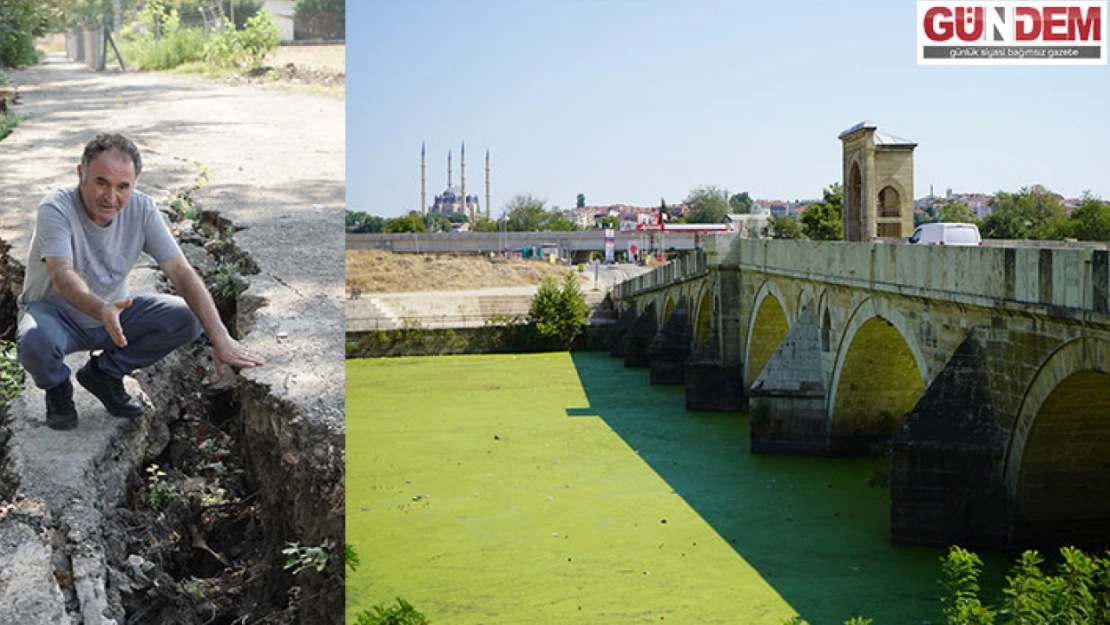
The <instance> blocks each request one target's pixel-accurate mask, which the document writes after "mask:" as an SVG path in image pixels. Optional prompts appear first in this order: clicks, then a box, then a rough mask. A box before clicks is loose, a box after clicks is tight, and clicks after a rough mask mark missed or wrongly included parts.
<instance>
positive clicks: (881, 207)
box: [875, 181, 906, 237]
mask: <svg viewBox="0 0 1110 625" xmlns="http://www.w3.org/2000/svg"><path fill="white" fill-rule="evenodd" d="M904 197H906V191H905V189H903V188H902V185H900V184H898V183H897V182H895V181H891V182H890V183H888V184H887V185H886V186H884V187H883V188H882V189H880V190H879V201H878V202H877V203H876V204H877V206H876V207H875V212H876V216H877V217H880V218H898V217H901V215H902V198H904ZM901 231H902V230H901V225H900V224H897V223H882V222H879V224H878V229H877V234H878V236H880V237H898V236H899V235H900V233H901Z"/></svg>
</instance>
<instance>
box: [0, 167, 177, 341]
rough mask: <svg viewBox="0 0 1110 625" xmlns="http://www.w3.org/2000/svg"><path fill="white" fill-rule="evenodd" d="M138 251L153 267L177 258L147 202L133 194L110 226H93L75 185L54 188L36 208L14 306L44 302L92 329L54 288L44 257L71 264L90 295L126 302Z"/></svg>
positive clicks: (86, 318)
mask: <svg viewBox="0 0 1110 625" xmlns="http://www.w3.org/2000/svg"><path fill="white" fill-rule="evenodd" d="M142 252H146V253H147V254H150V256H151V257H153V258H154V260H155V262H157V263H158V264H162V263H164V262H165V261H167V260H170V259H172V258H174V257H175V256H179V255H181V248H179V247H178V246H177V241H174V238H173V235H172V234H170V230H169V228H168V227H167V226H166V222H165V221H163V219H162V215H161V213H159V212H158V209H157V208H155V206H154V201H153V200H151V199H150V198H149V197H147V196H146V195H145V194H143V193H140V192H139V191H133V192H132V193H131V197H130V199H128V201H127V205H126V206H124V207H123V210H121V211H120V212H119V213H117V214H116V216H115V217H114V218H112V223H110V224H108V225H107V226H98V225H96V223H94V222H93V221H92V220H91V219H89V215H88V213H86V212H85V206H84V204H83V203H82V202H81V196H80V193H79V192H78V189H77V186H76V185H74V186H72V187H67V188H63V189H58V190H56V191H54V192H52V193H50V194H49V195H47V196H46V197H45V198H43V200H42V202H41V203H40V204H39V208H38V217H37V218H36V220H35V234H34V235H33V237H32V239H31V253H30V258H29V259H28V261H27V275H26V278H25V280H24V283H23V294H22V295H21V296H20V298H19V303H20V305H21V306H22V307H24V308H26V306H27V304H30V303H31V302H37V301H40V300H45V301H47V302H50V303H52V304H56V305H58V306H60V307H62V308H64V309H65V310H66V311H67V312H69V314H70V315H72V318H73V320H74V321H75V322H76V323H77V324H79V325H81V326H82V327H86V328H91V327H95V326H98V325H100V321H99V320H97V319H94V318H93V317H90V316H88V315H86V314H85V313H83V312H81V311H79V310H77V309H76V308H75V307H73V306H72V305H70V304H69V302H67V301H65V299H64V298H63V297H62V296H61V295H60V294H59V293H58V292H57V291H55V290H54V284H53V282H52V281H51V280H50V272H48V271H47V269H46V260H45V259H46V257H48V256H51V257H54V256H57V257H61V258H68V259H69V260H71V261H73V267H74V269H76V270H77V273H78V275H80V276H81V278H82V279H84V280H85V283H86V284H88V285H89V289H90V290H91V291H92V292H93V293H96V294H97V295H99V296H100V297H102V298H104V299H105V300H107V301H109V302H118V301H121V300H125V299H127V274H128V273H129V272H130V271H131V269H132V268H133V267H134V266H135V264H136V262H138V260H139V255H140V254H141V253H142Z"/></svg>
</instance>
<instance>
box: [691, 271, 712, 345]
mask: <svg viewBox="0 0 1110 625" xmlns="http://www.w3.org/2000/svg"><path fill="white" fill-rule="evenodd" d="M697 302H698V308H697V312H696V313H695V316H694V320H695V321H694V349H701V348H702V347H705V344H706V343H708V342H709V335H710V334H711V333H712V330H713V326H712V323H713V294H712V293H711V291H710V289H708V288H705V287H704V286H703V287H702V288H701V294H700V295H699V297H698V298H697Z"/></svg>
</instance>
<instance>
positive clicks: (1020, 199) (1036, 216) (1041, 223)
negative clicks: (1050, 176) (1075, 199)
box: [982, 184, 1065, 240]
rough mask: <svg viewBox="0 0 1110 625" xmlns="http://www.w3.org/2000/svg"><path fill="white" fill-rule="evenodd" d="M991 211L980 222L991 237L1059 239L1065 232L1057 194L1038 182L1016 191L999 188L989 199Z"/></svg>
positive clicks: (985, 232)
mask: <svg viewBox="0 0 1110 625" xmlns="http://www.w3.org/2000/svg"><path fill="white" fill-rule="evenodd" d="M990 207H991V214H990V215H989V216H988V217H987V219H985V220H984V221H983V228H982V230H983V231H984V236H986V237H987V238H991V239H1039V240H1049V239H1060V238H1063V236H1064V234H1065V222H1064V205H1063V203H1061V201H1060V196H1058V195H1057V194H1055V193H1053V192H1051V191H1049V190H1048V189H1045V188H1044V187H1043V186H1041V185H1039V184H1038V185H1033V186H1032V187H1023V188H1022V189H1021V190H1020V191H1018V192H1017V193H1006V192H1004V191H999V192H998V193H997V194H995V196H994V198H992V199H991V201H990Z"/></svg>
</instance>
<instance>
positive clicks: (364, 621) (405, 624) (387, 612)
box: [355, 597, 428, 625]
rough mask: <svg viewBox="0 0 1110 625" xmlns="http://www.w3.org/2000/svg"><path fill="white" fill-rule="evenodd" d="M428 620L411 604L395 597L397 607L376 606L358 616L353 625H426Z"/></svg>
mask: <svg viewBox="0 0 1110 625" xmlns="http://www.w3.org/2000/svg"><path fill="white" fill-rule="evenodd" d="M427 622H428V619H427V618H425V617H424V615H423V614H421V613H420V612H417V611H416V608H414V607H412V604H411V603H409V602H408V601H405V600H404V599H402V598H400V597H397V605H390V606H388V607H386V606H383V605H376V606H374V607H373V608H372V609H371V610H370V611H367V612H363V613H362V614H360V615H359V616H358V620H357V621H355V625H426V624H427Z"/></svg>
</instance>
